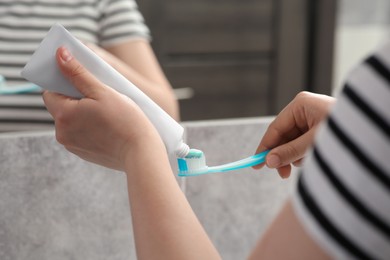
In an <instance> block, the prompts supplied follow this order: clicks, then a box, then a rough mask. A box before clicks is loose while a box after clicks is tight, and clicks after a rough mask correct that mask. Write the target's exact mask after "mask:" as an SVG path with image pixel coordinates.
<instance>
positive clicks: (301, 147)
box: [266, 129, 314, 168]
mask: <svg viewBox="0 0 390 260" xmlns="http://www.w3.org/2000/svg"><path fill="white" fill-rule="evenodd" d="M313 138H314V131H313V129H311V130H310V131H308V132H307V133H305V134H303V135H301V136H300V137H298V138H296V139H294V140H292V141H290V142H288V143H285V144H282V145H280V146H277V147H275V148H274V149H272V150H271V151H270V152H269V154H268V155H267V158H266V164H267V166H268V167H269V168H279V167H282V166H286V165H289V164H291V163H293V162H295V161H297V160H300V159H302V158H303V157H304V156H305V153H306V150H307V148H309V147H310V146H311V144H312V142H313Z"/></svg>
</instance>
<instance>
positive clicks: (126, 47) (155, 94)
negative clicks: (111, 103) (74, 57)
mask: <svg viewBox="0 0 390 260" xmlns="http://www.w3.org/2000/svg"><path fill="white" fill-rule="evenodd" d="M88 47H90V48H91V49H92V50H93V51H94V52H96V53H97V54H98V55H99V56H100V57H102V58H103V59H104V60H105V61H107V62H108V63H109V64H110V65H111V66H113V67H114V68H115V69H116V70H118V71H119V72H120V73H121V74H122V75H124V76H125V77H126V78H127V79H128V80H130V81H131V82H132V83H134V84H135V85H136V86H137V87H139V88H140V89H141V90H142V91H143V92H144V93H145V94H147V95H148V96H149V97H150V98H151V99H153V100H154V101H155V102H156V103H157V104H158V105H160V106H161V107H162V108H163V109H164V110H165V111H166V112H167V113H168V114H170V115H171V116H172V117H173V118H174V119H176V120H179V108H178V102H177V100H176V97H175V95H174V93H173V90H172V87H171V85H170V84H169V82H168V80H167V79H166V77H165V75H164V73H163V71H162V69H161V67H160V65H159V63H158V61H157V59H156V57H155V55H154V53H153V50H152V48H151V47H150V44H149V43H148V42H147V41H145V40H137V41H127V42H124V43H121V44H116V45H112V46H109V47H106V48H105V49H102V48H100V47H98V46H96V45H93V44H88Z"/></svg>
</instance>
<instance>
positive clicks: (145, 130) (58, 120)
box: [43, 48, 328, 259]
mask: <svg viewBox="0 0 390 260" xmlns="http://www.w3.org/2000/svg"><path fill="white" fill-rule="evenodd" d="M57 61H58V65H59V68H60V70H61V71H62V73H63V74H64V75H65V76H66V77H67V78H69V80H71V82H72V83H73V84H74V86H75V87H76V88H77V89H78V90H79V91H80V92H81V93H82V94H83V95H84V96H85V98H83V99H81V100H75V99H71V98H69V97H66V96H63V95H60V94H56V93H52V92H47V91H46V92H44V94H43V98H44V101H45V104H46V106H47V108H48V110H49V112H50V113H51V114H52V116H53V118H54V119H55V126H56V137H57V140H58V141H59V142H60V143H61V144H63V145H64V146H65V147H66V149H68V150H69V151H71V152H72V153H75V154H76V155H78V156H80V157H81V158H83V159H85V160H88V161H91V162H94V163H97V164H100V165H103V166H106V167H110V168H113V169H117V170H121V171H124V172H125V173H126V176H127V184H128V194H129V201H130V208H131V214H132V222H133V232H134V238H135V243H136V250H137V257H138V259H221V257H220V255H219V253H218V252H217V250H216V248H215V247H214V245H213V244H212V242H211V241H210V239H209V237H208V236H207V234H206V232H205V230H204V229H203V227H202V226H201V224H200V223H199V220H198V219H197V217H196V215H195V214H194V212H193V210H192V209H191V207H190V205H189V203H188V201H187V199H186V197H185V195H184V194H183V193H182V191H181V189H180V187H179V185H178V183H177V182H176V179H175V177H174V175H173V173H172V170H171V168H170V165H169V160H168V158H167V154H166V150H165V147H164V144H163V142H162V141H161V139H160V137H159V134H158V132H157V131H156V129H155V128H154V127H153V125H152V124H151V123H150V122H149V121H148V119H147V118H146V116H145V115H144V114H143V112H142V111H141V110H140V108H138V107H137V106H136V105H135V103H134V102H132V101H131V100H130V99H129V98H127V97H125V96H123V95H121V94H119V93H118V92H116V91H114V90H112V89H111V88H110V87H108V86H105V85H104V84H102V83H101V82H99V81H98V80H97V79H96V78H94V77H93V76H92V75H91V74H90V73H89V72H88V71H86V70H85V68H83V67H82V66H81V65H80V64H79V63H78V61H77V60H76V59H75V58H73V57H72V56H71V55H70V53H69V52H67V51H66V49H64V48H60V49H59V50H58V51H57ZM118 111H121V113H118ZM124 111H125V112H126V114H127V116H126V117H123V116H122V114H123V112H124ZM97 125H98V126H99V127H96V126H97ZM97 140H98V141H97ZM287 230H288V232H287ZM243 235H245V234H243ZM189 241H196V243H191V242H189ZM281 248H282V250H281ZM259 258H261V259H263V258H264V259H327V258H328V256H327V254H326V253H325V252H324V251H323V250H322V249H321V248H320V247H318V246H317V244H316V243H315V242H314V241H313V240H312V239H311V237H310V236H309V235H308V234H307V233H306V232H305V230H304V229H303V227H302V226H301V224H300V222H299V220H298V219H297V217H296V215H295V213H294V211H293V208H292V206H291V203H290V202H287V204H286V205H285V206H284V208H283V210H282V211H281V212H280V214H279V215H278V217H277V218H276V219H275V221H274V222H273V224H272V225H271V226H270V227H269V229H268V231H267V232H266V234H265V236H264V237H263V238H262V239H261V240H259V242H258V243H257V245H256V247H255V248H254V250H253V252H252V253H251V255H250V259H259Z"/></svg>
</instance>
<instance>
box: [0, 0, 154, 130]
mask: <svg viewBox="0 0 390 260" xmlns="http://www.w3.org/2000/svg"><path fill="white" fill-rule="evenodd" d="M54 23H61V24H62V25H63V26H64V27H65V28H67V29H68V30H69V31H70V32H71V33H72V34H73V35H74V36H76V37H77V38H79V39H80V40H82V41H85V42H92V43H95V44H98V45H100V46H103V47H107V46H112V45H115V44H118V43H121V42H123V41H128V40H132V39H139V38H142V39H149V37H150V35H149V30H148V28H147V27H146V25H145V24H144V20H143V17H142V16H141V14H140V13H139V11H138V8H137V5H136V2H135V0H1V1H0V75H3V76H4V77H5V78H6V80H7V85H9V86H12V85H18V84H21V83H25V82H24V79H22V78H21V76H20V71H21V70H22V68H23V67H24V65H25V64H26V62H27V61H28V60H29V58H30V56H31V55H32V53H33V52H34V50H35V49H36V48H37V47H38V45H39V43H40V42H41V40H42V39H43V38H44V36H45V35H46V33H47V31H48V30H49V28H50V27H51V26H52V25H53V24H54ZM52 126H53V121H52V119H51V116H50V115H49V113H48V112H47V111H46V109H45V108H44V105H43V101H42V98H41V95H40V93H30V94H23V95H1V94H0V132H5V131H18V130H37V129H45V128H48V127H49V128H51V127H52Z"/></svg>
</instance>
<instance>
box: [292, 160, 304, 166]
mask: <svg viewBox="0 0 390 260" xmlns="http://www.w3.org/2000/svg"><path fill="white" fill-rule="evenodd" d="M302 163H303V158H301V159H299V160H296V161H295V162H293V163H292V164H293V165H294V166H295V167H301V166H302Z"/></svg>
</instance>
